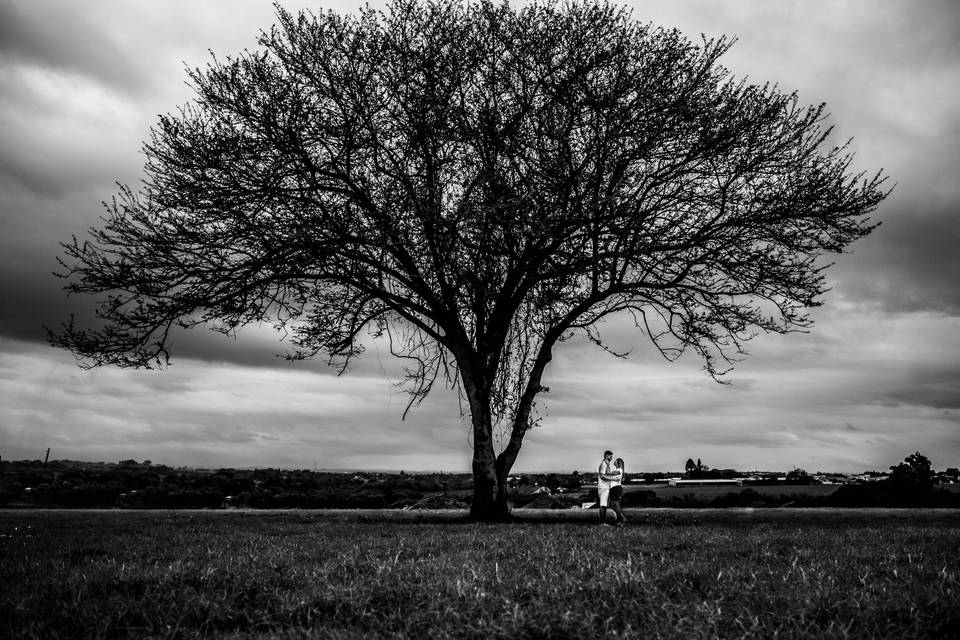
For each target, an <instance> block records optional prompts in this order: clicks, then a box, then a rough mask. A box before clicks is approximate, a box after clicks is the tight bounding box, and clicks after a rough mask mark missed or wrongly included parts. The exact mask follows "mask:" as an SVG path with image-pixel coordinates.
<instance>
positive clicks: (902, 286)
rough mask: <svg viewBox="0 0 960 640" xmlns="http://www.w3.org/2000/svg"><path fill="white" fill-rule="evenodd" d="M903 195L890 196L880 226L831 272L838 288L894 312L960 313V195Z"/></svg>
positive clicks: (847, 294)
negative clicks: (935, 199)
mask: <svg viewBox="0 0 960 640" xmlns="http://www.w3.org/2000/svg"><path fill="white" fill-rule="evenodd" d="M905 200H906V198H897V199H895V200H893V201H892V202H891V203H890V204H891V207H890V209H888V210H886V211H885V212H884V215H883V220H882V222H883V224H882V225H881V226H880V228H878V229H877V230H876V231H875V232H874V233H873V234H872V235H871V236H870V237H868V238H867V239H866V240H863V241H861V242H860V243H859V244H858V245H857V246H856V247H855V249H854V253H853V255H851V256H843V257H842V258H841V259H840V261H839V264H838V265H837V266H836V268H835V269H834V270H833V273H832V275H833V278H834V280H835V282H836V286H837V290H838V293H840V294H842V295H843V296H845V297H849V298H850V299H851V300H856V301H860V302H871V303H874V304H876V305H877V306H878V307H880V308H882V309H884V310H887V311H892V312H899V311H936V312H941V313H946V314H950V315H960V287H958V286H957V283H958V282H960V251H958V247H960V198H958V199H957V202H951V203H944V204H941V205H931V204H929V203H924V202H922V201H916V202H913V203H910V202H906V201H905ZM911 205H912V206H911Z"/></svg>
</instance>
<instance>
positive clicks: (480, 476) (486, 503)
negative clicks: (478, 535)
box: [470, 402, 510, 522]
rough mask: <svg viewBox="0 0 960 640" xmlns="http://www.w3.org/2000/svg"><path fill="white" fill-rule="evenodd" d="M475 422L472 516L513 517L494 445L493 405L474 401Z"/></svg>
mask: <svg viewBox="0 0 960 640" xmlns="http://www.w3.org/2000/svg"><path fill="white" fill-rule="evenodd" d="M470 409H471V419H472V422H473V502H472V503H471V504H470V519H471V520H477V521H481V522H503V521H506V520H509V519H510V508H509V506H508V505H507V494H506V476H505V475H504V476H501V474H499V473H498V469H497V456H496V454H495V453H494V448H493V423H492V419H491V415H490V408H489V405H487V404H486V403H483V402H478V403H477V404H476V406H475V405H474V403H473V402H471V407H470Z"/></svg>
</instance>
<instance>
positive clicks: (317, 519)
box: [0, 509, 960, 639]
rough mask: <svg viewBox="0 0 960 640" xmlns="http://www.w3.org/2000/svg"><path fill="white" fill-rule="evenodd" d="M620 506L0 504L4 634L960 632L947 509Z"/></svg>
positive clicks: (955, 557) (959, 561)
mask: <svg viewBox="0 0 960 640" xmlns="http://www.w3.org/2000/svg"><path fill="white" fill-rule="evenodd" d="M628 514H629V515H631V516H632V521H631V524H630V526H628V527H627V528H625V529H616V528H614V527H598V526H596V525H595V524H593V517H594V516H595V513H591V512H587V511H579V510H570V511H553V512H549V511H536V510H531V511H526V512H523V513H522V516H523V520H521V521H519V522H518V523H515V524H509V525H494V524H472V523H466V522H462V521H461V518H462V516H463V513H462V512H409V511H382V512H371V511H270V512H264V511H0V584H2V585H3V588H2V591H0V637H3V638H56V637H103V638H119V637H144V636H149V637H170V638H174V637H214V638H273V637H279V638H294V637H305V636H309V637H326V638H361V637H362V638H365V639H366V638H381V637H382V638H426V637H429V638H581V637H583V638H586V637H600V636H602V637H604V638H676V637H685V638H710V637H722V638H738V637H743V638H755V637H773V636H777V637H781V638H811V637H820V638H891V639H892V638H958V637H960V608H958V607H957V602H958V598H960V554H958V553H957V549H958V548H960V511H957V510H873V509H856V510H826V509H803V510H790V509H764V510H761V509H756V510H751V509H729V510H713V509H649V510H634V511H629V512H628ZM518 515H519V513H518Z"/></svg>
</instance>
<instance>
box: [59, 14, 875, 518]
mask: <svg viewBox="0 0 960 640" xmlns="http://www.w3.org/2000/svg"><path fill="white" fill-rule="evenodd" d="M732 44H733V41H732V40H730V39H727V38H719V39H715V40H703V41H701V42H692V41H690V40H688V39H687V38H686V37H684V36H683V35H681V34H680V33H679V32H678V31H676V30H668V29H663V28H660V27H656V26H654V25H651V24H644V23H642V22H640V21H638V20H636V19H635V18H634V17H633V16H632V15H631V14H630V13H629V12H628V11H626V10H625V9H622V8H618V7H616V6H612V5H608V4H597V3H593V2H589V1H588V2H573V3H567V4H563V5H559V4H555V3H545V4H539V3H533V4H530V5H524V6H523V7H521V8H516V9H515V8H513V7H511V6H509V5H508V4H506V3H504V4H493V3H492V2H479V3H463V2H457V1H439V2H425V3H420V2H414V1H411V0H398V1H396V2H394V3H392V4H391V5H390V6H389V8H388V9H387V10H386V11H385V12H377V11H374V10H372V9H365V10H363V11H360V12H359V13H357V14H354V15H340V14H337V13H335V12H326V13H320V14H312V13H309V12H305V13H300V14H296V15H294V14H291V13H288V12H286V11H284V10H283V9H278V24H277V25H276V26H274V27H273V28H271V29H270V30H269V31H266V32H264V33H263V34H262V36H261V38H260V45H261V48H260V49H259V50H256V51H248V52H244V53H242V54H239V55H237V56H235V57H228V58H225V59H221V58H216V57H215V58H214V59H213V60H212V61H211V62H210V63H209V64H208V65H207V66H206V67H204V68H200V69H195V70H193V71H191V72H190V79H191V81H192V84H193V86H194V88H195V90H196V98H195V100H194V101H193V102H191V103H190V104H188V105H186V106H184V107H182V108H181V109H180V110H179V112H177V113H174V114H171V115H166V116H163V117H161V118H160V120H159V123H158V124H157V125H156V127H155V128H154V129H153V131H152V133H151V136H150V139H149V140H148V141H147V143H146V144H145V152H146V157H147V163H146V167H145V179H144V182H143V185H142V186H141V187H140V189H139V190H136V191H134V190H133V189H131V188H128V187H124V188H123V189H122V191H121V193H120V194H119V195H118V196H117V197H116V198H115V199H114V200H113V201H112V202H111V203H109V204H108V206H107V215H106V216H105V218H104V223H103V225H102V226H101V227H100V228H96V229H93V230H91V234H92V235H91V238H90V239H88V240H84V241H82V242H81V241H78V240H76V239H74V240H73V242H72V243H68V244H66V245H64V246H65V250H66V256H65V258H64V259H62V262H63V264H64V266H65V269H66V273H65V274H64V275H65V276H66V277H67V278H68V282H67V285H66V286H67V289H68V290H69V291H71V292H75V293H81V294H95V295H99V296H103V299H102V302H101V304H100V306H99V316H100V317H101V319H102V322H101V324H100V325H99V326H98V327H94V328H92V329H91V328H79V327H76V326H74V325H73V324H72V323H71V324H69V325H67V326H66V327H65V328H64V329H63V330H61V331H58V332H54V333H52V334H51V339H52V341H53V342H54V343H55V344H58V345H60V346H64V347H67V348H69V349H71V350H72V351H74V352H75V353H76V354H77V355H78V356H79V357H80V358H82V359H83V361H84V362H85V363H87V364H90V365H101V364H114V365H120V366H134V367H146V366H156V365H162V364H165V363H166V361H167V358H168V357H169V353H168V346H169V337H170V331H171V330H172V329H174V328H175V327H177V326H184V327H191V326H194V325H198V324H207V325H210V326H212V327H213V328H214V329H216V330H219V331H223V332H228V333H229V332H232V331H234V330H236V329H237V328H238V327H241V326H243V325H247V324H249V323H254V322H262V321H269V322H273V323H275V324H276V325H277V326H278V327H281V328H283V329H287V330H289V331H291V333H292V345H293V348H294V351H293V353H292V356H293V357H303V358H305V357H314V356H317V355H323V356H324V357H327V358H328V359H329V360H330V362H331V363H332V364H336V365H339V366H346V365H347V364H348V363H349V361H350V359H351V358H352V357H354V356H355V355H357V354H358V353H359V352H360V351H362V342H363V340H362V339H363V337H364V334H365V332H367V331H372V332H373V333H374V334H375V335H379V336H386V337H387V338H388V339H389V341H390V345H391V348H392V350H393V351H394V353H395V354H396V355H398V356H401V357H403V358H407V359H408V360H409V362H410V363H411V366H410V367H409V369H408V382H409V383H410V384H409V386H408V389H409V390H410V392H411V394H412V400H411V401H412V402H416V401H418V400H420V399H422V398H423V397H424V396H425V395H426V394H427V393H429V391H430V389H431V387H432V385H433V384H434V383H435V382H436V381H437V380H439V379H445V380H447V381H449V382H451V383H453V384H457V385H459V388H460V389H461V390H462V392H463V395H464V397H465V399H466V401H467V403H468V406H469V410H470V413H471V417H472V421H473V440H474V448H475V450H474V473H475V476H476V478H477V481H478V486H479V485H482V486H480V488H478V489H477V492H478V493H477V494H475V498H474V504H475V506H476V505H477V504H479V503H483V504H487V505H489V504H492V503H493V502H494V501H495V499H496V497H497V496H498V495H499V496H501V497H502V487H503V484H504V482H503V479H504V478H505V476H506V472H507V471H509V468H510V467H511V466H512V464H513V461H514V460H515V459H516V455H517V453H518V452H519V449H520V445H521V443H522V439H523V435H524V433H525V432H526V431H527V430H528V429H529V428H530V426H531V410H532V407H533V402H534V399H535V397H536V396H537V394H538V393H541V392H542V391H543V390H544V389H545V387H544V386H543V385H542V379H543V374H544V371H545V368H546V367H547V365H548V363H549V362H550V360H551V358H552V354H553V349H554V348H555V347H556V345H557V344H558V343H559V342H561V341H563V340H565V339H567V338H569V337H571V336H572V335H576V334H582V335H585V336H587V337H589V338H590V339H591V340H593V341H595V342H596V343H597V344H599V345H601V346H603V343H602V340H601V339H600V336H599V334H598V333H597V332H596V329H595V327H596V325H597V323H598V321H600V320H602V319H603V318H605V317H608V316H611V315H613V314H617V315H629V316H630V317H632V319H633V320H634V321H635V323H636V326H637V328H638V330H639V331H640V333H641V334H643V335H645V336H646V337H647V338H648V339H649V340H650V341H652V343H653V344H654V345H655V346H656V347H657V348H658V349H659V350H660V352H661V353H662V354H663V355H664V356H666V357H667V358H668V359H674V358H676V357H678V356H679V354H680V353H682V352H683V351H685V350H693V351H694V352H695V353H697V354H699V356H701V357H702V359H703V362H704V366H705V368H706V370H707V372H708V373H709V374H711V375H714V376H717V375H720V374H722V373H723V372H724V371H725V370H726V368H727V367H728V365H729V364H730V363H731V362H733V361H734V360H735V359H736V358H737V357H738V356H739V355H740V354H742V352H743V344H744V342H745V341H746V340H748V339H750V338H751V337H752V336H754V335H755V334H756V333H758V332H781V333H782V332H788V331H793V330H797V329H804V328H806V327H808V326H809V325H810V317H809V315H808V312H809V309H810V308H812V307H815V306H817V305H819V304H820V302H821V300H820V296H821V295H822V294H823V293H824V291H825V290H826V280H825V276H824V269H825V268H826V266H827V265H826V263H824V261H823V260H822V259H821V258H822V256H823V255H824V254H826V253H831V252H840V251H842V250H844V248H845V247H847V246H848V245H849V244H850V243H851V242H853V241H855V240H857V239H858V238H861V237H863V236H864V235H866V234H867V233H869V232H870V231H871V229H872V228H873V225H872V224H871V223H870V222H869V220H868V216H869V214H870V213H871V212H872V211H873V210H874V209H875V208H876V207H877V206H878V204H879V203H880V202H881V201H882V199H883V198H884V197H885V195H886V192H885V191H884V190H883V188H882V183H883V181H884V178H883V177H882V176H881V175H880V174H879V173H877V174H876V175H872V176H864V175H863V174H859V173H856V172H853V171H852V170H851V162H852V159H851V156H850V155H849V153H848V152H847V150H846V148H845V147H844V146H842V145H841V146H829V145H827V143H826V141H827V137H828V135H829V133H830V130H829V127H827V126H826V124H825V119H826V116H825V111H824V106H823V105H819V106H812V107H808V106H803V105H802V104H801V103H800V101H799V99H798V96H797V95H796V94H793V93H783V92H781V91H780V90H779V89H778V88H777V87H775V86H771V85H761V86H758V85H753V84H749V83H747V82H745V81H741V80H737V79H735V78H734V77H733V76H732V75H731V74H730V73H729V72H728V71H727V70H726V69H725V68H723V67H722V66H721V65H720V64H719V63H718V59H719V58H720V57H721V56H722V55H723V54H724V53H725V52H726V51H727V50H728V49H729V48H730V46H732ZM495 424H506V425H507V427H508V431H509V433H510V439H509V442H508V444H507V446H506V448H505V449H504V450H503V451H501V452H500V453H499V454H497V453H496V452H495V451H494V449H493V442H492V439H491V435H490V431H491V425H495ZM481 494H483V496H486V497H483V496H481Z"/></svg>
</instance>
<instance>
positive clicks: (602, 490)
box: [597, 487, 610, 524]
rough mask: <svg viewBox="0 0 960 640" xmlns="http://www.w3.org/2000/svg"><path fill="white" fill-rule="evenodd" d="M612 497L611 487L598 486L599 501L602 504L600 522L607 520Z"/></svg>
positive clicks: (603, 522)
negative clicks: (608, 505) (608, 506)
mask: <svg viewBox="0 0 960 640" xmlns="http://www.w3.org/2000/svg"><path fill="white" fill-rule="evenodd" d="M609 499H610V487H598V488H597V501H598V502H599V504H600V524H605V523H606V522H607V504H608V502H609Z"/></svg>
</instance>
